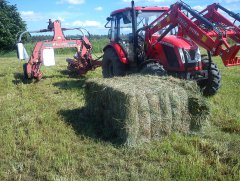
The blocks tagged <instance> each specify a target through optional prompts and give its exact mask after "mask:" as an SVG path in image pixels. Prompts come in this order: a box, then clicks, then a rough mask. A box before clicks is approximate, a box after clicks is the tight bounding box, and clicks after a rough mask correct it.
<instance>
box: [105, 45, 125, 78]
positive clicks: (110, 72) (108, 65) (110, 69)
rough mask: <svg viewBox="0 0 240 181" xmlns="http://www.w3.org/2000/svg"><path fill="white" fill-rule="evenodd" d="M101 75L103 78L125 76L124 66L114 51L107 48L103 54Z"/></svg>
mask: <svg viewBox="0 0 240 181" xmlns="http://www.w3.org/2000/svg"><path fill="white" fill-rule="evenodd" d="M102 74H103V77H104V78H110V77H114V76H124V75H126V65H124V64H123V63H122V62H121V61H120V59H119V57H118V55H117V54H116V52H115V50H114V49H112V48H107V49H106V50H105V51H104V54H103V60H102Z"/></svg>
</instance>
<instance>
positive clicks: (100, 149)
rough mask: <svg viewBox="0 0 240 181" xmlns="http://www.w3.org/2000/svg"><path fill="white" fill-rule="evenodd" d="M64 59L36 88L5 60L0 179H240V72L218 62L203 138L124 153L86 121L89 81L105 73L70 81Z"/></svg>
mask: <svg viewBox="0 0 240 181" xmlns="http://www.w3.org/2000/svg"><path fill="white" fill-rule="evenodd" d="M71 56H72V55H70V56H69V57H71ZM66 57H68V56H65V55H58V56H57V62H56V63H57V66H54V67H43V68H42V70H43V72H44V79H43V80H41V81H40V82H37V83H36V82H33V83H31V84H28V83H26V82H25V81H23V75H22V63H19V62H18V61H17V59H16V58H15V57H6V58H5V57H4V58H3V57H2V58H0V121H1V123H0V180H240V157H239V155H240V111H239V108H240V68H239V67H231V68H225V67H223V64H222V63H221V61H220V60H219V59H216V62H217V64H218V65H219V67H220V69H221V72H222V87H221V90H220V91H219V93H218V94H217V95H216V96H214V97H212V98H207V99H208V100H207V101H208V102H209V104H210V105H211V118H210V120H209V124H207V125H206V126H205V127H204V129H203V130H202V132H200V133H198V134H191V135H181V134H172V135H170V136H169V137H166V138H164V139H163V140H161V141H155V142H152V143H151V144H144V145H141V146H139V147H137V148H126V147H123V146H119V145H114V144H112V143H111V142H110V141H108V140H103V139H102V138H101V135H99V133H98V130H97V125H95V124H94V122H92V121H91V120H88V119H87V117H85V116H84V111H83V110H84V105H85V99H84V82H85V80H86V79H88V78H91V77H101V69H100V68H99V69H97V70H96V71H94V72H89V73H88V74H87V75H86V76H85V77H76V76H75V77H74V76H72V75H71V76H69V74H68V71H66V66H67V65H66V63H65V58H66Z"/></svg>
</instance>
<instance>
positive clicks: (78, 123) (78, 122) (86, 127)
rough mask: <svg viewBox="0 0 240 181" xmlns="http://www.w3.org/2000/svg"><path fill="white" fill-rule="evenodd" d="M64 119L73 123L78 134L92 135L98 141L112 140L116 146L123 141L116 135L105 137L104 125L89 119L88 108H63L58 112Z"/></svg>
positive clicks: (70, 123) (69, 123) (68, 122)
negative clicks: (117, 138)
mask: <svg viewBox="0 0 240 181" xmlns="http://www.w3.org/2000/svg"><path fill="white" fill-rule="evenodd" d="M58 114H59V115H61V117H63V118H64V121H65V122H66V123H67V124H68V125H71V126H72V128H73V129H74V131H75V133H76V134H77V135H84V136H86V137H90V138H92V139H94V140H96V141H99V140H101V141H104V142H110V143H112V144H113V145H115V146H119V145H120V144H121V143H120V142H119V141H117V140H116V139H115V138H114V137H112V138H110V137H105V136H104V134H103V129H102V125H100V124H99V123H98V122H96V121H94V120H92V119H89V117H90V116H89V113H88V112H87V109H86V108H80V109H73V110H61V111H59V112H58Z"/></svg>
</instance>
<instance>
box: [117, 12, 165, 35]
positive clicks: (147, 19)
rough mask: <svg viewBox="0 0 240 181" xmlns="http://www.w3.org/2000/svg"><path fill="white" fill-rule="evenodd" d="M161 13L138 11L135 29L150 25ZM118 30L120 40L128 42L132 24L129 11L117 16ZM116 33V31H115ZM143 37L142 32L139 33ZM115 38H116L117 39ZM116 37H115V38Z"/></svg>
mask: <svg viewBox="0 0 240 181" xmlns="http://www.w3.org/2000/svg"><path fill="white" fill-rule="evenodd" d="M162 13H163V12H162V11H138V12H137V29H139V28H141V27H143V26H147V25H149V24H151V23H152V22H153V21H154V20H155V19H156V18H158V17H159V16H160V15H161V14H162ZM117 19H118V20H119V23H116V25H117V24H119V25H120V26H119V28H117V26H115V27H116V28H117V29H118V31H119V32H118V33H119V34H118V36H119V38H120V39H121V40H129V35H131V34H132V22H131V15H130V11H127V12H124V13H121V14H119V15H118V18H117ZM115 32H117V31H115ZM141 34H142V35H144V32H141ZM118 36H117V37H118ZM115 37H116V36H115Z"/></svg>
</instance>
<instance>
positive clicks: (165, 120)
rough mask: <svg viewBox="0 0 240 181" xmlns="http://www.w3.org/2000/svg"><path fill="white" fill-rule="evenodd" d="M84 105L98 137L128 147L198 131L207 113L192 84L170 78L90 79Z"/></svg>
mask: <svg viewBox="0 0 240 181" xmlns="http://www.w3.org/2000/svg"><path fill="white" fill-rule="evenodd" d="M86 103H87V105H86V108H87V112H88V116H89V119H91V120H93V121H95V122H96V124H97V125H98V129H99V131H101V133H102V135H103V136H104V137H105V138H108V139H112V140H115V141H117V142H118V143H119V142H121V143H124V144H126V145H129V146H130V145H133V146H134V145H137V144H140V143H144V142H149V141H151V140H156V139H161V138H162V137H163V136H165V135H169V134H170V133H172V132H173V131H176V132H182V133H189V132H190V131H192V130H193V129H194V130H198V129H200V128H201V125H202V123H203V122H204V120H206V119H207V116H208V113H209V109H208V106H207V104H206V102H205V101H204V99H203V98H202V96H201V94H200V92H199V90H198V87H197V85H196V83H195V82H192V81H184V80H179V79H174V78H171V77H168V78H166V77H157V76H127V77H115V78H111V79H101V78H96V79H90V80H88V81H87V82H86Z"/></svg>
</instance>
